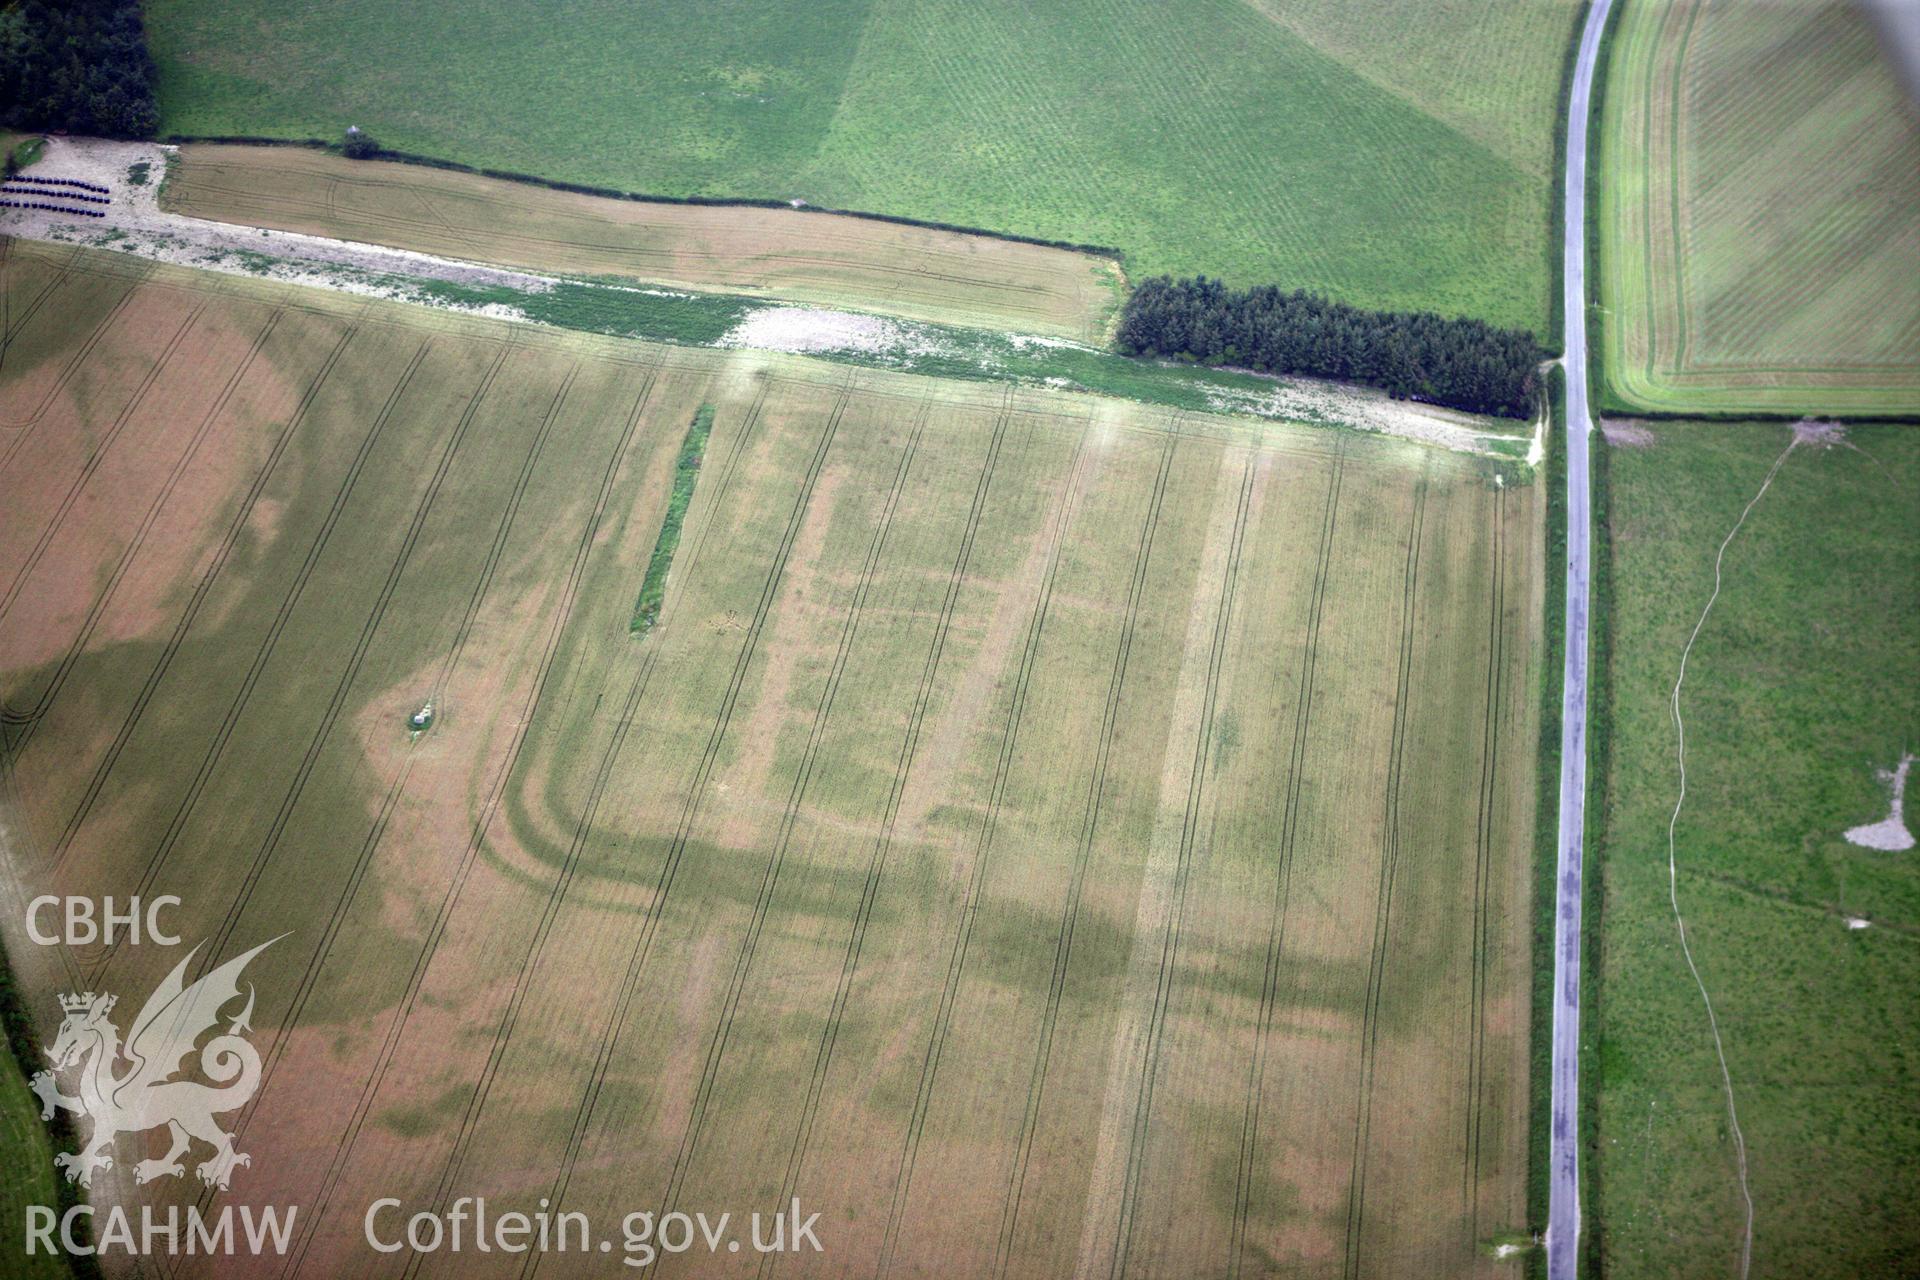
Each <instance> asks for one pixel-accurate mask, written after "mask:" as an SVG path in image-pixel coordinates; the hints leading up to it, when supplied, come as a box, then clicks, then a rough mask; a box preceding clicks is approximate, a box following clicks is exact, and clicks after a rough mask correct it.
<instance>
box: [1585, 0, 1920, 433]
mask: <svg viewBox="0 0 1920 1280" xmlns="http://www.w3.org/2000/svg"><path fill="white" fill-rule="evenodd" d="M1616 21H1617V23H1618V31H1617V34H1616V35H1615V37H1614V43H1613V49H1612V53H1611V55H1610V57H1611V61H1610V64H1609V68H1608V71H1607V79H1606V105H1605V110H1604V111H1603V112H1602V114H1601V119H1602V121H1603V128H1602V131H1601V143H1600V146H1601V151H1600V164H1599V168H1600V172H1601V174H1602V175H1603V180H1602V183H1601V189H1600V215H1601V216H1600V228H1601V230H1600V247H1601V272H1600V294H1601V301H1602V303H1603V304H1604V308H1605V309H1604V312H1603V314H1602V315H1601V318H1600V319H1601V329H1602V340H1603V344H1604V351H1605V367H1606V378H1607V388H1606V389H1607V393H1608V398H1609V400H1610V401H1611V402H1613V403H1615V404H1618V405H1624V406H1626V407H1628V408H1629V409H1633V410H1650V411H1666V412H1673V413H1688V412H1696V413H1743V412H1775V413H1856V414H1874V413H1914V412H1916V411H1920V273H1916V272H1915V271H1914V270H1913V264H1914V263H1915V262H1916V261H1920V115H1916V114H1915V112H1914V110H1913V108H1912V104H1911V103H1909V102H1907V101H1906V95H1905V93H1904V91H1903V90H1902V88H1901V86H1900V82H1899V80H1898V78H1897V76H1896V74H1895V71H1894V68H1893V65H1892V63H1891V61H1890V60H1889V58H1888V57H1887V55H1886V53H1885V52H1884V51H1883V50H1882V48H1881V46H1880V43H1879V41H1878V40H1877V38H1876V37H1875V35H1874V31H1873V28H1872V26H1871V25H1870V24H1869V22H1868V20H1867V17H1866V15H1865V14H1864V13H1863V12H1862V11H1861V10H1860V9H1859V8H1858V7H1857V6H1855V5H1852V4H1848V3H1843V2H1841V0H1792V2H1791V3H1778V4H1736V5H1721V4H1711V3H1708V2H1707V0H1673V2H1672V3H1666V2H1665V0H1659V2H1655V0H1632V2H1631V3H1629V4H1627V5H1626V6H1625V8H1624V9H1623V10H1622V12H1621V13H1620V16H1619V17H1618V18H1617V19H1616Z"/></svg>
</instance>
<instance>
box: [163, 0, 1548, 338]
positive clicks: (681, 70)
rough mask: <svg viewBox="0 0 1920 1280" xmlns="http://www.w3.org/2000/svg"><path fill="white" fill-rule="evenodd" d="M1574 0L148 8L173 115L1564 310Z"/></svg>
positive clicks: (506, 165)
mask: <svg viewBox="0 0 1920 1280" xmlns="http://www.w3.org/2000/svg"><path fill="white" fill-rule="evenodd" d="M1328 8H1329V6H1327V5H1325V4H1315V5H1310V6H1307V9H1308V10H1312V11H1323V10H1328ZM1576 8H1577V6H1576V5H1575V4H1573V3H1571V2H1570V0H1498V2H1497V3H1490V4H1478V5H1468V4H1457V3H1436V4H1432V5H1428V6H1423V7H1422V12H1420V13H1418V14H1415V15H1409V14H1408V13H1407V6H1404V5H1401V4H1398V3H1389V2H1388V0H1369V2H1368V3H1365V4H1359V5H1350V6H1347V7H1346V9H1345V11H1343V12H1331V13H1330V12H1320V13H1319V15H1318V16H1317V17H1315V16H1312V14H1310V13H1309V14H1304V15H1303V13H1297V12H1295V6H1292V5H1281V4H1277V3H1267V0H1198V3H1194V4H1181V5H1122V4H1117V3H1114V0H1054V2H1051V3H1048V4H1044V5H1030V4H1026V3H1019V2H1017V0H991V2H988V3H982V2H980V0H804V2H802V0H773V2H766V0H755V2H754V3H738V2H734V3H724V4H713V3H696V2H695V0H664V2H662V3H654V4H649V5H644V6H639V5H633V4H629V3H624V2H621V0H564V2H562V3H557V4H537V5H536V4H533V3H530V2H529V0H519V2H518V3H505V4H486V5H474V4H460V3H450V2H448V0H434V2H432V3H420V4H409V5H390V4H381V3H373V2H372V0H342V2H340V3H333V4H329V5H325V6H306V7H299V8H296V9H293V10H289V9H287V8H286V6H283V5H278V4H271V3H267V2H266V0H242V2H240V3H233V4H224V5H207V4H202V3H197V2H195V0H154V2H153V3H152V4H151V5H149V7H148V25H149V29H150V30H151V32H152V39H153V46H154V54H155V57H156V59H157V60H158V62H159V65H160V71H161V98H162V102H161V106H162V113H163V121H162V132H164V133H179V134H191V135H202V136H204V135H242V134H244V135H261V136H271V137H287V138H326V139H337V138H338V137H339V136H340V134H341V132H342V131H343V130H344V129H345V127H346V126H347V125H348V124H350V123H352V124H358V125H360V126H362V127H363V128H366V129H368V130H370V131H371V132H372V133H373V134H374V135H375V136H376V137H377V138H379V139H380V141H381V142H382V143H384V144H385V145H387V146H389V147H395V148H399V149H402V150H406V151H411V152H415V153H421V154H426V155H432V156H437V157H442V158H446V159H452V160H457V161H461V162H464V163H467V164H471V165H476V166H482V167H492V168H498V169H506V170H513V171H518V172H522V173H532V174H537V175H540V176H542V177H548V178H557V179H566V180H570V181H575V182H583V183H590V184H594V185H599V186H607V187H614V188H619V189H622V190H628V191H642V192H648V193H655V194H663V195H688V194H700V195H720V196H739V197H756V198H776V199H804V200H807V201H810V202H812V203H814V204H819V205H824V206H829V207H835V208H849V209H861V210H868V211H873V212H880V213H888V214H896V215H906V216H912V217H917V218H924V219H933V220H938V221H945V222H952V223H958V224H962V225H968V226H976V227H982V228H987V229H991V230H996V231H1003V232H1013V233H1018V234H1022V235H1029V236H1039V237H1043V238H1047V239H1058V240H1067V241H1073V242H1076V243H1083V242H1092V243H1098V244H1106V245H1111V246H1113V247H1116V248H1119V249H1121V250H1123V251H1124V252H1125V253H1126V255H1127V267H1128V270H1129V272H1130V273H1131V274H1133V275H1134V276H1136V277H1138V276H1140V275H1143V274H1153V273H1158V272H1163V271H1168V272H1175V273H1186V274H1191V273H1196V272H1202V273H1206V274H1210V275H1215V276H1221V277H1225V278H1227V279H1229V280H1231V281H1233V282H1235V283H1240V284H1255V283H1265V282H1278V283H1283V284H1286V285H1289V286H1305V287H1314V288H1319V289H1324V290H1327V291H1329V292H1331V293H1333V294H1335V295H1337V296H1339V297H1341V298H1342V299H1344V300H1346V301H1348V302H1352V303H1355V304H1359V305H1366V306H1388V307H1406V308H1428V309H1432V310H1436V311H1440V312H1442V313H1446V314H1470V315H1474V316H1478V317H1481V318H1483V319H1486V320H1488V321H1491V322H1494V323H1497V324H1500V325H1507V326H1517V327H1523V328H1530V329H1533V330H1535V331H1538V332H1545V330H1546V328H1547V325H1548V310H1549V307H1548V300H1549V295H1550V292H1551V290H1550V285H1549V274H1548V272H1549V265H1550V264H1549V259H1550V257H1551V256H1552V255H1551V253H1550V245H1551V243H1552V228H1551V227H1550V225H1549V223H1550V208H1551V202H1552V192H1553V186H1554V182H1555V175H1554V173H1553V171H1552V168H1553V164H1552V151H1553V136H1554V121H1555V118H1556V112H1557V108H1558V98H1559V89H1560V79H1561V68H1562V66H1563V63H1564V59H1565V56H1566V50H1567V46H1568V42H1569V40H1570V39H1571V38H1572V30H1573V21H1574V16H1575V11H1576ZM1309 17H1311V19H1312V20H1310V21H1309V20H1307V19H1308V18H1309ZM589 31H590V32H592V33H593V39H592V40H591V41H582V40H581V39H579V38H578V36H579V33H581V32H589ZM423 45H430V46H431V47H432V48H433V49H434V50H435V57H434V60H433V64H432V66H431V67H430V68H429V67H425V66H422V65H421V64H420V63H419V61H418V58H417V51H418V50H419V49H420V48H421V47H422V46H423Z"/></svg>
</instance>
